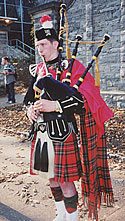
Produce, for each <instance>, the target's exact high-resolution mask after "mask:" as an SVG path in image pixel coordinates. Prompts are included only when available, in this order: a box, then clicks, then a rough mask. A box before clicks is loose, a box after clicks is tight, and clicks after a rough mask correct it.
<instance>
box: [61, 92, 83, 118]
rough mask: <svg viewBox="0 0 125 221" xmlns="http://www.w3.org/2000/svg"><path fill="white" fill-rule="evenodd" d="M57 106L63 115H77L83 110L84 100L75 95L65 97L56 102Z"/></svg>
mask: <svg viewBox="0 0 125 221" xmlns="http://www.w3.org/2000/svg"><path fill="white" fill-rule="evenodd" d="M58 102H59V105H60V107H61V109H62V112H64V113H68V114H70V113H77V114H79V113H80V112H81V111H82V109H83V108H84V100H83V98H82V96H81V94H80V93H79V92H78V93H75V94H74V95H72V96H67V97H66V98H65V99H63V100H58Z"/></svg>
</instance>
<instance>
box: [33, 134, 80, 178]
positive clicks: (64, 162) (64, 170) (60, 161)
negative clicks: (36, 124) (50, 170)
mask: <svg viewBox="0 0 125 221" xmlns="http://www.w3.org/2000/svg"><path fill="white" fill-rule="evenodd" d="M35 141H36V135H35V136H34V139H33V140H32V144H31V154H30V174H32V175H34V174H37V173H36V170H34V165H33V159H34V148H35ZM53 145H54V152H55V156H54V180H55V181H56V182H73V181H77V180H79V178H80V176H81V173H82V167H81V160H80V149H79V147H78V140H77V136H76V134H75V133H71V134H70V135H69V136H68V138H67V139H66V141H65V142H53Z"/></svg>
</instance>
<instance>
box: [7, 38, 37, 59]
mask: <svg viewBox="0 0 125 221" xmlns="http://www.w3.org/2000/svg"><path fill="white" fill-rule="evenodd" d="M9 45H10V46H14V47H16V48H18V49H19V50H21V51H22V52H24V53H26V54H28V55H32V56H35V49H34V48H32V47H31V46H29V45H27V44H25V43H24V42H22V41H20V40H19V39H12V40H10V42H9Z"/></svg>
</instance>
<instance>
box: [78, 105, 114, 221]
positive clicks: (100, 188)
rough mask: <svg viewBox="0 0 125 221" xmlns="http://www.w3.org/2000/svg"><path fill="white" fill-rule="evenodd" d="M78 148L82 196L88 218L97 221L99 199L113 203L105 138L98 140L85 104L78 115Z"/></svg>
mask: <svg viewBox="0 0 125 221" xmlns="http://www.w3.org/2000/svg"><path fill="white" fill-rule="evenodd" d="M80 138H81V139H80V146H81V152H80V156H81V163H82V170H83V175H82V177H81V187H82V196H83V201H84V204H87V206H88V210H89V217H90V218H94V219H96V221H97V220H98V212H97V208H99V207H100V204H101V198H102V196H103V197H104V198H103V200H104V202H106V203H107V204H112V203H113V190H112V185H111V179H110V174H109V167H108V162H107V146H106V136H105V134H104V135H102V137H100V138H98V133H97V125H96V122H95V120H94V118H93V116H92V113H91V111H90V109H89V107H88V104H87V102H85V111H83V113H82V114H81V115H80Z"/></svg>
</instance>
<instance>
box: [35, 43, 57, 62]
mask: <svg viewBox="0 0 125 221" xmlns="http://www.w3.org/2000/svg"><path fill="white" fill-rule="evenodd" d="M35 46H36V48H37V50H38V53H39V55H40V56H41V57H44V59H45V61H51V60H53V59H54V58H55V55H56V54H57V53H58V51H57V47H58V42H57V41H53V42H50V41H49V40H47V39H42V40H40V41H36V43H35Z"/></svg>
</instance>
